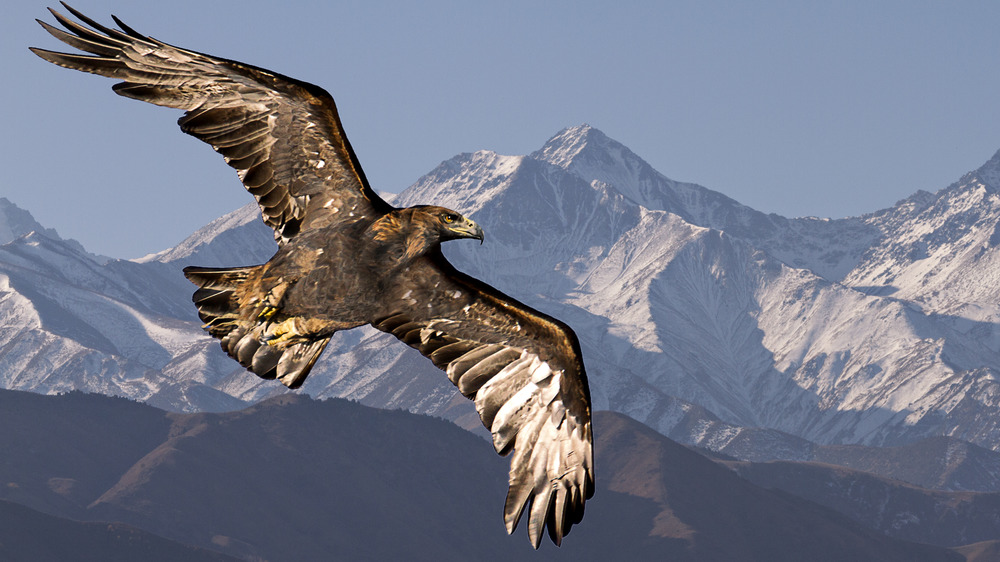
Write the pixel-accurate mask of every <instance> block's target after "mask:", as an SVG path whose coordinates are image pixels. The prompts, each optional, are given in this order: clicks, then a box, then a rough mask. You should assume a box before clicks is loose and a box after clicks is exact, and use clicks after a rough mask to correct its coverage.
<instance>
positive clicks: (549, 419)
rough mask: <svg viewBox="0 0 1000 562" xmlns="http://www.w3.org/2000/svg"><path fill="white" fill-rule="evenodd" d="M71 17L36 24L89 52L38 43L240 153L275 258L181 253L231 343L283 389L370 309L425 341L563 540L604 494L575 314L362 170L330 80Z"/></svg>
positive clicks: (531, 533)
mask: <svg viewBox="0 0 1000 562" xmlns="http://www.w3.org/2000/svg"><path fill="white" fill-rule="evenodd" d="M63 6H65V8H66V10H68V11H69V12H70V13H71V14H72V15H73V16H75V17H76V18H77V19H78V20H79V21H80V22H82V23H78V22H77V21H74V20H72V19H70V18H68V17H66V16H64V15H62V14H61V13H59V12H57V11H55V10H51V9H50V11H51V12H52V14H53V16H54V17H55V18H56V20H57V21H58V22H59V23H60V24H61V25H62V26H63V27H64V28H65V30H63V29H59V28H57V27H55V26H52V25H50V24H48V23H45V22H43V21H41V20H39V21H38V22H39V23H40V24H41V25H42V27H44V28H45V30H46V31H48V32H49V33H51V34H52V35H53V36H55V37H56V38H57V39H59V40H60V41H62V42H64V43H66V44H68V45H69V46H71V47H73V48H75V49H78V50H80V51H83V52H84V53H85V54H80V53H73V54H70V53H58V52H53V51H48V50H44V49H38V48H34V47H32V48H31V50H32V51H33V52H34V53H35V54H36V55H38V56H40V57H41V58H43V59H45V60H47V61H49V62H52V63H55V64H57V65H59V66H63V67H66V68H72V69H75V70H81V71H84V72H90V73H93V74H99V75H102V76H107V77H110V78H115V79H117V80H120V82H118V83H116V84H115V85H114V86H113V89H114V91H115V92H116V93H117V94H119V95H122V96H126V97H130V98H134V99H137V100H142V101H145V102H149V103H153V104H156V105H162V106H166V107H171V108H175V109H181V110H184V114H183V116H181V118H180V119H179V120H178V124H179V125H180V127H181V130H182V131H183V132H185V133H187V134H189V135H192V136H194V137H196V138H198V139H200V140H202V141H204V142H206V143H208V144H209V145H211V146H212V148H214V149H215V150H216V152H218V153H220V154H222V156H223V157H224V158H225V160H226V163H227V164H229V165H230V166H231V167H233V168H235V169H236V172H237V174H238V175H239V178H240V180H241V181H242V183H243V185H244V186H245V187H246V189H247V191H249V192H250V193H251V194H252V195H253V196H254V198H255V199H256V201H257V204H258V205H259V206H260V211H261V216H262V218H263V220H264V222H265V223H266V224H267V225H268V226H270V227H271V228H272V229H274V236H275V239H276V240H277V242H278V251H277V252H276V253H275V254H274V256H273V257H272V258H271V259H270V260H269V261H268V262H267V263H265V264H262V265H252V266H247V267H234V268H225V269H218V268H203V267H187V268H185V269H184V274H185V275H186V276H187V278H188V279H190V280H191V281H192V282H194V283H195V284H196V285H198V287H199V288H198V289H197V291H195V293H194V297H193V300H194V302H195V305H196V306H197V308H198V314H199V316H200V317H201V319H202V320H203V321H204V322H205V329H206V330H207V331H208V332H209V333H210V334H211V335H212V336H214V337H216V338H218V339H220V340H221V345H222V348H223V349H224V350H225V352H226V353H228V354H229V356H230V357H232V358H233V359H236V360H237V361H239V363H240V364H241V365H243V366H244V367H246V368H247V369H248V370H250V371H252V372H253V373H255V374H257V375H258V376H260V377H263V378H266V379H275V378H276V379H278V380H279V381H281V382H282V383H284V384H285V385H286V386H288V387H289V388H297V387H299V386H301V385H302V382H303V381H304V380H305V378H306V376H307V375H308V374H309V371H310V369H311V368H312V367H313V365H314V364H315V363H316V360H317V358H318V357H319V356H320V354H321V353H322V352H323V349H324V348H325V347H326V345H327V343H328V342H329V341H330V338H331V336H333V334H334V333H335V332H337V331H338V330H347V329H351V328H356V327H359V326H363V325H366V324H370V325H372V326H374V327H375V328H377V329H379V330H382V331H384V332H388V333H390V334H392V335H393V336H395V337H397V338H398V339H399V340H401V341H402V342H403V343H405V344H407V345H409V346H410V347H412V348H414V349H416V350H417V351H419V352H420V353H421V354H423V355H424V356H425V357H427V358H428V359H430V360H431V361H432V362H433V363H434V365H436V366H437V367H438V368H440V369H442V370H443V371H445V373H447V375H448V378H449V379H450V380H451V382H452V383H454V384H455V385H456V386H457V387H458V390H459V391H460V392H461V393H462V394H463V395H465V396H466V397H468V398H470V399H472V400H474V401H475V406H476V410H477V411H478V413H479V416H480V419H481V420H482V422H483V425H485V426H486V428H487V429H489V430H490V432H491V433H492V435H493V445H494V448H495V449H496V451H497V452H498V453H499V454H501V455H510V456H511V459H510V474H509V489H508V492H507V499H506V502H505V505H504V522H505V524H506V528H507V532H508V533H513V532H514V529H515V528H516V527H517V524H518V521H519V520H520V519H521V516H522V514H523V513H524V512H525V511H527V513H528V523H527V527H528V537H529V540H530V541H531V543H532V545H533V546H534V547H535V548H538V545H539V543H540V541H541V536H542V532H543V530H547V531H548V534H549V536H550V538H551V539H552V541H553V542H555V543H556V544H557V545H558V544H560V543H561V540H562V537H563V536H564V535H565V534H567V533H569V531H570V528H571V527H572V525H574V524H576V523H579V522H580V520H581V519H582V517H583V512H584V502H585V501H586V500H587V499H589V498H590V497H591V496H592V495H593V493H594V461H593V436H592V431H591V409H590V391H589V389H588V385H587V377H586V374H585V372H584V366H583V360H582V358H581V353H580V344H579V342H578V340H577V338H576V335H575V334H574V333H573V331H572V330H571V329H570V328H569V326H567V325H566V324H564V323H562V322H560V321H559V320H556V319H555V318H552V317H550V316H547V315H545V314H543V313H541V312H539V311H537V310H534V309H532V308H530V307H528V306H526V305H524V304H522V303H520V302H518V301H516V300H515V299H513V298H511V297H509V296H507V295H505V294H504V293H502V292H500V291H498V290H497V289H495V288H493V287H491V286H489V285H487V284H486V283H483V282H482V281H479V280H478V279H475V278H473V277H471V276H469V275H466V274H464V273H462V272H460V271H458V270H457V269H455V267H454V266H452V265H451V264H450V263H449V262H448V260H446V259H445V257H444V255H443V254H442V253H441V243H442V242H445V241H448V240H453V239H460V238H473V239H478V240H479V241H480V243H482V241H483V231H482V229H481V228H480V227H479V225H477V224H476V223H475V222H473V221H472V220H470V219H469V218H467V217H464V216H462V215H461V214H460V213H457V212H455V211H452V210H450V209H446V208H443V207H438V206H432V205H420V206H414V207H409V208H405V209H404V208H396V207H393V206H392V205H390V204H389V203H387V202H386V201H384V200H383V199H382V198H380V197H379V196H378V195H377V194H376V193H375V191H374V190H373V189H372V188H371V186H370V185H369V184H368V180H367V179H366V178H365V174H364V172H363V171H362V169H361V165H360V164H359V163H358V159H357V157H356V156H355V154H354V151H353V149H352V148H351V144H350V142H348V140H347V136H346V135H345V134H344V130H343V127H342V126H341V123H340V118H339V117H338V115H337V109H336V106H335V104H334V101H333V98H332V97H331V96H330V94H328V93H327V92H326V91H325V90H323V89H322V88H319V87H317V86H314V85H312V84H307V83H305V82H301V81H299V80H295V79H293V78H289V77H287V76H282V75H281V74H277V73H274V72H271V71H269V70H265V69H262V68H258V67H255V66H251V65H248V64H243V63H240V62H236V61H232V60H226V59H222V58H218V57H213V56H210V55H206V54H202V53H198V52H195V51H189V50H187V49H182V48H180V47H174V46H172V45H169V44H167V43H163V42H161V41H158V40H156V39H153V38H151V37H147V36H144V35H141V34H140V33H138V32H136V31H135V30H133V29H132V28H130V27H129V26H127V25H125V24H124V23H122V22H121V20H119V19H118V18H117V17H114V16H112V17H113V18H114V21H115V23H116V24H117V25H118V29H113V28H109V27H105V26H103V25H101V24H99V23H98V22H96V21H94V20H92V19H90V18H88V17H87V16H85V15H83V14H82V13H80V12H79V11H77V10H75V9H73V8H71V7H70V6H68V5H66V4H65V3H63Z"/></svg>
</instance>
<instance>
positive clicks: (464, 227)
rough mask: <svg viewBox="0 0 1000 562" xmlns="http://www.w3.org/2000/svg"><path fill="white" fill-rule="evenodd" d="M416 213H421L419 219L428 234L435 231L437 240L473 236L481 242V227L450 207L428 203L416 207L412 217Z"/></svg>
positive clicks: (415, 215)
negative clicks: (424, 205)
mask: <svg viewBox="0 0 1000 562" xmlns="http://www.w3.org/2000/svg"><path fill="white" fill-rule="evenodd" d="M417 213H419V214H420V215H421V217H420V219H419V220H421V222H423V223H424V225H425V228H426V230H427V232H428V234H431V233H433V232H435V231H436V233H437V236H438V241H439V242H444V241H446V240H457V239H459V238H475V239H477V240H479V243H480V244H482V243H483V229H482V228H480V226H479V225H478V224H476V223H475V222H474V221H473V220H472V219H468V218H465V217H463V216H462V215H460V214H458V213H456V212H455V211H452V210H451V209H446V208H444V207H435V206H430V205H428V206H426V207H417V208H416V209H415V212H414V219H417ZM432 236H433V234H432Z"/></svg>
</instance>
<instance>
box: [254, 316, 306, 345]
mask: <svg viewBox="0 0 1000 562" xmlns="http://www.w3.org/2000/svg"><path fill="white" fill-rule="evenodd" d="M296 320H298V319H297V318H289V319H288V320H285V321H284V322H281V323H279V324H275V325H274V326H273V327H271V329H269V330H268V331H267V332H266V333H265V334H264V335H263V336H262V337H261V338H260V341H261V342H263V343H266V344H267V345H272V346H273V345H281V344H283V343H285V342H288V341H291V340H294V339H295V338H297V337H298V336H301V335H302V334H301V333H300V332H299V331H298V330H297V329H296V327H295V324H296Z"/></svg>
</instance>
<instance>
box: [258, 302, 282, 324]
mask: <svg viewBox="0 0 1000 562" xmlns="http://www.w3.org/2000/svg"><path fill="white" fill-rule="evenodd" d="M277 312H278V307H276V306H270V305H265V306H264V308H263V309H261V311H260V314H258V315H257V320H263V321H265V322H267V321H268V320H270V319H271V317H272V316H274V315H275V314H276V313H277Z"/></svg>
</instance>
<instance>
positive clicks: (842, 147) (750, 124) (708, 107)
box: [0, 0, 1000, 257]
mask: <svg viewBox="0 0 1000 562" xmlns="http://www.w3.org/2000/svg"><path fill="white" fill-rule="evenodd" d="M50 5H55V4H54V3H50ZM73 5H74V7H76V8H78V9H80V10H81V11H83V12H84V13H87V14H88V15H90V16H91V17H94V18H95V19H98V20H100V21H102V22H110V17H109V14H111V13H114V14H116V15H118V16H119V17H121V18H122V19H123V20H124V21H125V22H126V23H128V24H129V25H131V26H132V27H135V28H137V29H138V30H139V31H141V32H143V33H147V34H149V35H152V36H154V37H156V38H158V39H161V40H164V41H167V42H169V43H173V44H176V45H179V46H183V47H187V48H191V49H194V50H199V51H203V52H208V53H211V54H215V55H219V56H223V57H227V58H232V59H237V60H241V61H244V62H248V63H251V64H255V65H258V66H263V67H265V68H269V69H272V70H275V71H277V72H281V73H284V74H288V75H291V76H294V77H296V78H299V79H302V80H306V81H309V82H312V83H315V84H317V85H320V86H322V87H324V88H326V89H327V90H328V91H330V92H331V93H332V94H333V95H334V97H335V98H336V100H337V103H338V106H339V110H340V113H341V117H342V120H343V122H344V126H345V128H346V130H347V133H348V135H349V136H350V138H351V141H352V143H353V144H354V147H355V149H356V151H357V153H358V155H359V157H360V159H361V162H362V165H363V166H364V168H365V171H366V173H367V175H368V177H369V179H370V180H371V181H372V183H373V185H374V186H375V187H376V189H380V190H387V191H399V190H402V189H404V188H405V187H407V186H408V185H410V184H411V183H413V182H414V181H416V179H417V178H419V177H420V176H421V175H422V174H424V173H426V172H428V171H430V170H431V169H432V168H433V167H434V166H436V165H437V164H438V163H440V162H441V161H442V160H446V159H448V158H451V157H452V156H454V155H455V154H457V153H460V152H472V151H475V150H479V149H487V150H494V151H497V152H500V153H505V154H525V153H528V152H531V151H533V150H535V149H537V148H539V147H540V146H541V145H542V144H543V143H544V142H545V140H546V139H548V138H549V137H550V136H552V135H553V134H555V133H556V132H557V131H559V130H560V129H562V128H564V127H567V126H572V125H578V124H581V123H589V124H591V125H593V126H594V127H597V128H598V129H601V130H602V131H604V132H605V133H606V134H608V135H609V136H611V137H612V138H614V139H616V140H618V141H620V142H622V143H623V144H625V145H626V146H628V147H630V148H631V149H632V150H633V151H635V152H636V153H637V154H638V155H639V156H641V157H643V158H644V159H646V160H647V161H648V162H649V163H650V164H652V165H653V166H654V167H655V168H656V169H657V170H659V171H660V172H662V173H663V174H665V175H666V176H668V177H671V178H673V179H676V180H681V181H691V182H695V183H699V184H701V185H704V186H705V187H708V188H710V189H714V190H717V191H721V192H723V193H725V194H727V195H729V196H731V197H733V198H735V199H737V200H739V201H740V202H742V203H745V204H747V205H750V206H751V207H754V208H756V209H759V210H762V211H766V212H775V213H779V214H782V215H786V216H802V215H817V216H831V217H842V216H849V215H858V214H862V213H865V212H869V211H873V210H876V209H879V208H882V207H886V206H889V205H891V204H893V203H894V202H895V201H897V200H899V199H901V198H903V197H906V196H908V195H909V194H911V193H913V192H915V191H916V190H918V189H925V190H929V191H936V190H938V189H941V188H943V187H945V186H947V185H948V184H949V183H951V182H952V181H954V180H956V179H958V178H959V177H960V176H961V175H962V174H963V173H965V172H967V171H969V170H972V169H974V168H976V167H978V166H980V165H981V164H982V163H983V162H985V161H986V160H987V159H989V158H990V157H991V156H992V155H993V154H994V153H995V152H996V151H997V149H1000V104H998V103H997V101H996V99H997V92H998V91H1000V71H998V70H1000V69H998V64H1000V62H998V58H997V57H998V55H1000V33H998V31H1000V3H998V2H919V1H909V2H879V1H868V2H850V1H843V2H824V3H818V2H815V3H814V2H769V1H758V2H713V1H701V2H669V1H664V2H615V3H611V2H588V1H578V2H523V1H506V2H490V3H486V2H457V1H428V2H388V1H377V0H369V1H346V2H305V1H299V0H283V1H282V2H261V1H258V0H243V1H234V0H215V1H212V0H174V1H171V2H136V1H126V0H110V1H109V0H76V2H75V3H74V4H73ZM45 6H46V3H45V2H44V1H43V0H39V1H37V2H36V1H26V0H8V1H7V2H6V3H5V8H4V17H3V18H0V52H2V57H0V65H2V69H3V72H4V75H5V76H6V79H5V81H4V88H2V89H0V96H2V97H0V101H2V102H3V103H2V104H0V111H3V115H2V118H3V122H4V131H5V132H6V133H7V134H5V135H2V138H0V148H2V150H0V165H2V166H3V170H4V172H5V174H4V176H3V178H2V179H0V196H5V197H7V198H9V199H11V200H12V201H13V202H14V203H16V204H17V205H19V206H21V207H24V208H26V209H28V210H29V211H31V213H32V214H33V215H34V216H35V218H36V219H37V220H39V221H40V222H41V223H43V224H44V225H45V226H47V227H51V228H56V229H57V230H58V231H59V232H60V234H61V235H63V236H64V237H71V238H76V239H78V240H80V241H81V242H82V243H83V244H84V245H85V246H86V247H87V248H88V249H89V250H91V251H93V252H98V253H103V254H107V255H111V256H114V257H138V256H140V255H143V254H146V253H148V252H153V251H157V250H160V249H163V248H166V247H169V246H172V245H174V244H176V243H177V242H179V241H180V240H181V239H183V238H184V237H185V236H186V235H187V234H189V233H190V232H192V231H193V230H195V229H196V228H198V227H200V226H202V225H203V224H205V223H206V222H208V221H210V220H212V219H213V218H215V217H217V216H219V215H221V214H223V213H226V212H228V211H231V210H233V209H235V208H236V207H239V206H240V205H242V204H245V203H247V202H249V201H250V200H251V199H250V196H249V195H247V194H246V193H245V192H244V191H243V190H242V188H241V187H240V186H239V183H238V182H237V180H236V177H235V173H233V172H232V171H231V170H230V169H229V168H228V167H227V166H225V164H224V163H223V162H222V159H221V157H219V156H218V155H217V154H215V153H214V152H213V151H212V150H211V149H210V148H208V147H207V146H205V145H202V144H201V143H200V142H198V141H196V140H194V139H193V138H190V137H187V136H186V135H183V134H181V133H180V132H179V130H178V129H177V128H176V125H175V120H176V118H177V117H178V116H179V112H176V111H172V110H168V109H164V108H158V107H153V106H147V105H145V104H141V103H139V102H135V101H132V100H127V99H124V98H121V97H119V96H116V95H114V94H113V93H112V92H111V90H110V87H111V85H112V83H113V81H111V80H109V79H105V78H101V77H95V76H90V75H85V74H81V73H74V72H70V71H68V70H65V69H60V68H57V67H55V66H52V65H49V64H47V63H45V62H44V61H42V60H40V59H37V58H36V57H35V56H34V55H32V54H31V53H30V52H29V51H28V50H27V47H28V46H39V47H44V48H52V49H55V48H56V47H60V46H61V43H59V42H57V41H56V40H55V39H53V38H51V37H49V36H48V34H46V33H45V32H44V31H43V30H42V29H41V28H40V27H39V26H38V25H37V24H36V23H35V22H34V18H42V19H46V20H47V21H50V22H52V21H53V20H52V18H51V16H49V14H48V12H47V11H46V10H45Z"/></svg>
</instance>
